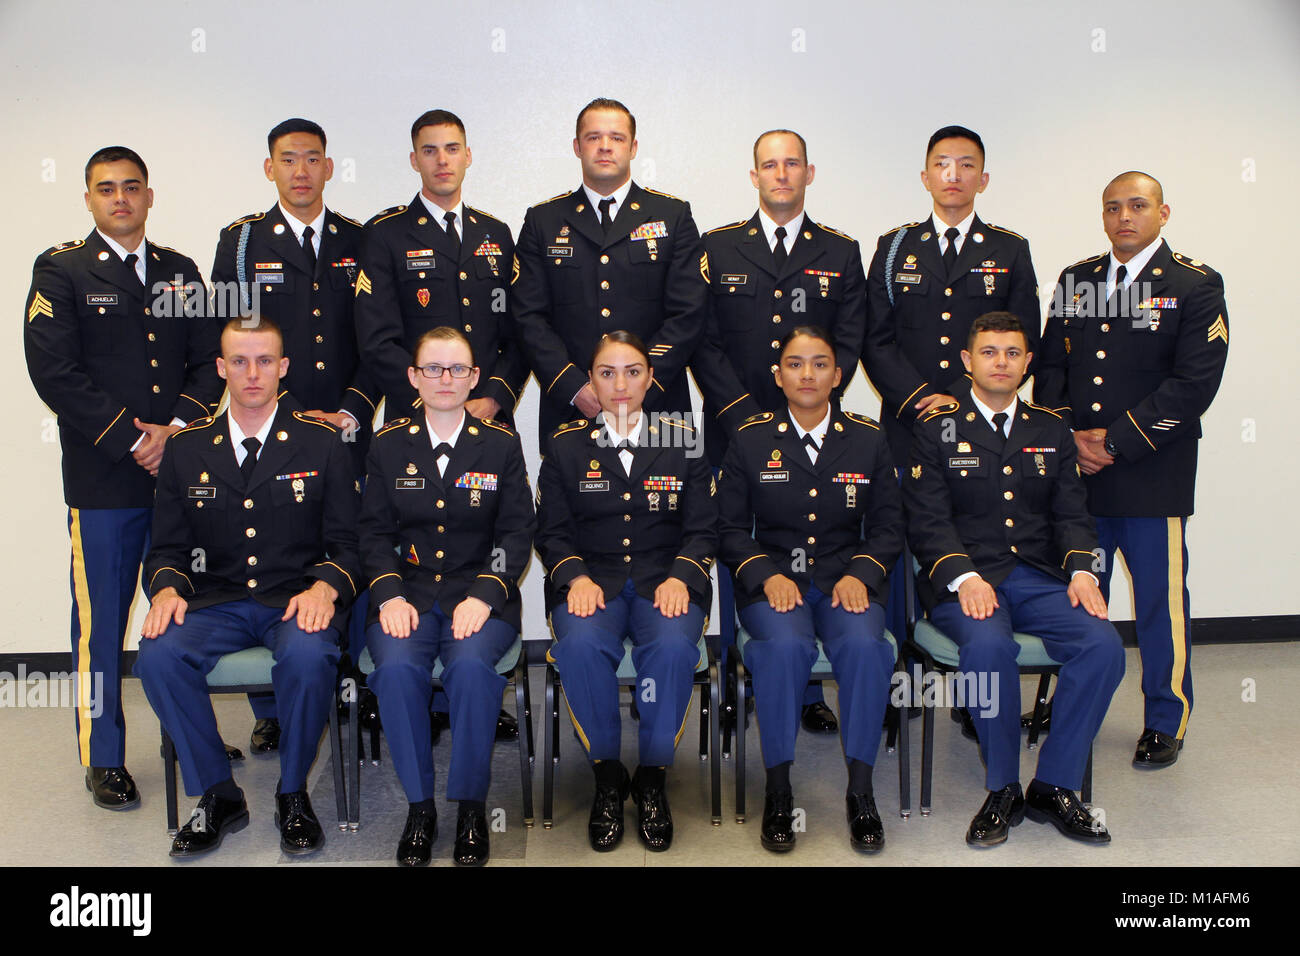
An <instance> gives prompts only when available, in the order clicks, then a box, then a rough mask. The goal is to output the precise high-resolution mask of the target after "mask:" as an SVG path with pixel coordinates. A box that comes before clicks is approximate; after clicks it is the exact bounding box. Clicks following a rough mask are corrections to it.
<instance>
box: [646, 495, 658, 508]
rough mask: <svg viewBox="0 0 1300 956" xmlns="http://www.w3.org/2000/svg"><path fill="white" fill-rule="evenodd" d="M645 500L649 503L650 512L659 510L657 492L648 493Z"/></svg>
mask: <svg viewBox="0 0 1300 956" xmlns="http://www.w3.org/2000/svg"><path fill="white" fill-rule="evenodd" d="M646 500H647V501H649V502H650V510H651V511H658V510H659V492H657V491H652V492H650V494H648V495H646Z"/></svg>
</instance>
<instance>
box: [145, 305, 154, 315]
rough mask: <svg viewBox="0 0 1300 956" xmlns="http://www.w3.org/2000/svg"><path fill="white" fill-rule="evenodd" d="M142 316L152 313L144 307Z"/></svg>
mask: <svg viewBox="0 0 1300 956" xmlns="http://www.w3.org/2000/svg"><path fill="white" fill-rule="evenodd" d="M144 314H145V315H151V314H152V313H151V312H150V311H149V309H148V307H146V308H145V310H144Z"/></svg>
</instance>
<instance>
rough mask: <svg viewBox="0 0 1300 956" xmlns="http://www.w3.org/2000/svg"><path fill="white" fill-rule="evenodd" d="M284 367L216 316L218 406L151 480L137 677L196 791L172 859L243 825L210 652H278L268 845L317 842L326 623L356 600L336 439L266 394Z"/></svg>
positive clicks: (292, 849) (250, 328)
mask: <svg viewBox="0 0 1300 956" xmlns="http://www.w3.org/2000/svg"><path fill="white" fill-rule="evenodd" d="M288 366H289V360H288V359H287V358H285V357H284V339H283V336H282V335H281V332H280V329H279V327H277V326H276V325H275V324H274V323H272V322H271V321H270V320H268V319H260V320H257V321H256V322H251V323H250V320H247V319H231V320H230V321H229V322H227V323H226V326H225V328H224V329H223V330H222V333H221V357H220V358H218V359H217V371H218V373H219V374H220V375H221V377H222V378H223V379H225V380H226V383H227V386H228V388H229V391H230V407H229V408H228V409H227V410H226V412H225V413H223V414H221V415H218V416H217V417H216V418H205V419H201V420H200V421H197V422H195V423H194V424H192V425H191V426H190V427H188V428H186V429H183V430H182V431H180V432H177V433H176V435H175V437H173V438H172V440H171V441H170V442H168V445H167V450H166V452H165V454H164V455H163V460H162V465H161V467H160V468H159V471H158V496H157V501H156V502H155V505H154V519H153V547H152V549H151V550H150V552H149V557H148V558H147V560H146V562H145V581H146V582H147V587H148V589H149V594H150V596H151V598H152V605H151V607H150V609H149V614H148V616H147V617H146V618H145V622H144V629H143V632H142V635H141V636H142V637H143V638H144V640H142V641H141V642H140V653H139V657H138V658H137V660H136V666H135V672H136V675H137V676H138V677H139V678H140V681H141V683H142V684H143V685H144V692H145V696H146V697H148V699H149V703H150V704H151V705H152V706H153V709H154V712H155V713H157V714H158V719H159V721H161V723H162V725H163V729H165V730H166V731H167V734H168V735H169V736H170V737H171V738H172V740H173V741H175V743H176V753H177V756H178V758H179V760H180V765H181V774H182V776H183V778H184V781H185V792H186V793H188V794H189V795H190V796H199V798H200V799H199V803H198V807H197V808H196V809H195V811H194V815H193V816H192V817H191V819H190V821H189V822H188V823H186V824H185V825H184V826H183V827H181V828H180V830H179V831H178V832H177V833H176V837H175V839H174V840H173V841H172V848H171V855H172V856H178V857H186V856H195V855H197V854H200V853H206V852H208V851H210V850H214V849H216V848H217V847H218V846H220V845H221V841H222V839H223V838H224V837H225V835H226V834H227V833H231V832H234V831H237V830H242V829H243V828H244V827H245V826H247V824H248V804H247V803H246V802H245V800H244V793H243V791H242V790H240V788H239V787H238V786H236V785H235V782H234V780H233V779H232V777H231V774H230V763H229V761H228V760H227V758H226V753H225V748H224V746H223V744H222V742H221V737H220V736H219V735H218V733H217V721H216V716H215V715H214V714H213V710H212V703H211V701H210V700H209V698H208V692H207V683H206V677H207V675H208V673H209V672H210V671H211V670H212V669H213V667H215V666H216V663H217V660H218V659H219V658H220V657H221V656H222V655H224V654H230V653H233V652H234V651H239V650H243V649H245V648H249V647H257V646H259V645H260V646H264V647H268V648H270V649H271V651H272V653H273V654H274V656H275V667H274V668H273V669H272V671H271V679H272V683H273V685H274V687H275V695H276V699H277V701H278V702H279V713H280V723H281V738H280V782H279V785H278V787H277V788H276V795H275V800H276V808H277V809H276V825H277V826H278V827H279V828H280V846H281V848H282V849H283V850H284V851H285V852H286V853H295V854H298V853H310V852H312V851H314V850H316V849H319V848H320V846H321V844H322V843H323V842H324V834H323V833H322V832H321V826H320V823H319V821H318V820H317V819H316V814H315V813H314V812H313V811H312V807H311V802H310V800H308V798H307V773H308V771H309V770H310V769H311V764H312V761H313V759H314V758H315V756H316V746H317V744H318V743H319V741H320V734H321V728H322V727H323V726H324V725H325V722H326V720H327V719H328V716H329V710H328V708H329V707H331V706H333V693H334V688H335V684H336V681H337V667H338V661H339V656H340V651H339V631H338V624H337V622H338V619H339V615H341V614H342V612H343V611H345V610H346V609H347V607H348V605H349V604H350V603H351V602H352V600H353V599H354V598H355V597H356V594H357V583H358V578H359V576H360V569H359V566H358V561H357V541H356V530H355V525H356V518H357V506H358V495H357V485H356V479H355V477H354V475H353V468H352V463H351V461H350V460H349V455H348V449H347V446H346V445H345V444H344V443H343V441H342V440H341V436H340V434H339V432H338V430H337V429H336V428H334V426H332V425H328V424H326V423H324V422H322V421H320V420H319V419H315V418H310V417H308V416H307V415H305V414H304V413H303V410H302V408H301V406H299V405H298V404H297V403H296V402H294V401H293V399H292V398H290V397H289V396H288V395H287V394H286V395H280V396H279V397H278V398H277V393H278V392H279V385H280V379H282V378H283V377H284V374H285V372H286V371H287V370H288Z"/></svg>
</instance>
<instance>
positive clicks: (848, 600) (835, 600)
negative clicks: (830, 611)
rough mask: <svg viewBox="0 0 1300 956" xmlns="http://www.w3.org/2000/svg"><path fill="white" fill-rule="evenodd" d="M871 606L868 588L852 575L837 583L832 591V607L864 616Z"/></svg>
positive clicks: (847, 575) (845, 576)
mask: <svg viewBox="0 0 1300 956" xmlns="http://www.w3.org/2000/svg"><path fill="white" fill-rule="evenodd" d="M870 605H871V600H870V598H869V597H868V596H867V586H866V585H865V584H863V583H862V582H861V581H860V580H858V579H857V578H855V577H854V576H853V575H851V574H846V575H844V577H842V578H840V579H839V580H838V581H836V582H835V589H834V590H833V591H831V607H842V608H844V610H846V611H849V612H851V613H853V614H862V613H863V612H865V611H866V609H867V608H868V607H869V606H870Z"/></svg>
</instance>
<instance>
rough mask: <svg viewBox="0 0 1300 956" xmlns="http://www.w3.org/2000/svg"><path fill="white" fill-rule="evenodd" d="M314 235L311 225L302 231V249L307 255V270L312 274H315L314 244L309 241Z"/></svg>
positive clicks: (314, 231)
mask: <svg viewBox="0 0 1300 956" xmlns="http://www.w3.org/2000/svg"><path fill="white" fill-rule="evenodd" d="M314 235H316V230H315V229H313V228H312V227H311V226H308V227H307V228H306V229H304V230H303V231H302V251H303V252H304V253H305V254H306V256H307V271H308V272H310V273H311V274H312V275H313V276H314V275H316V246H315V245H313V244H312V241H311V238H312V236H314Z"/></svg>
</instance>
